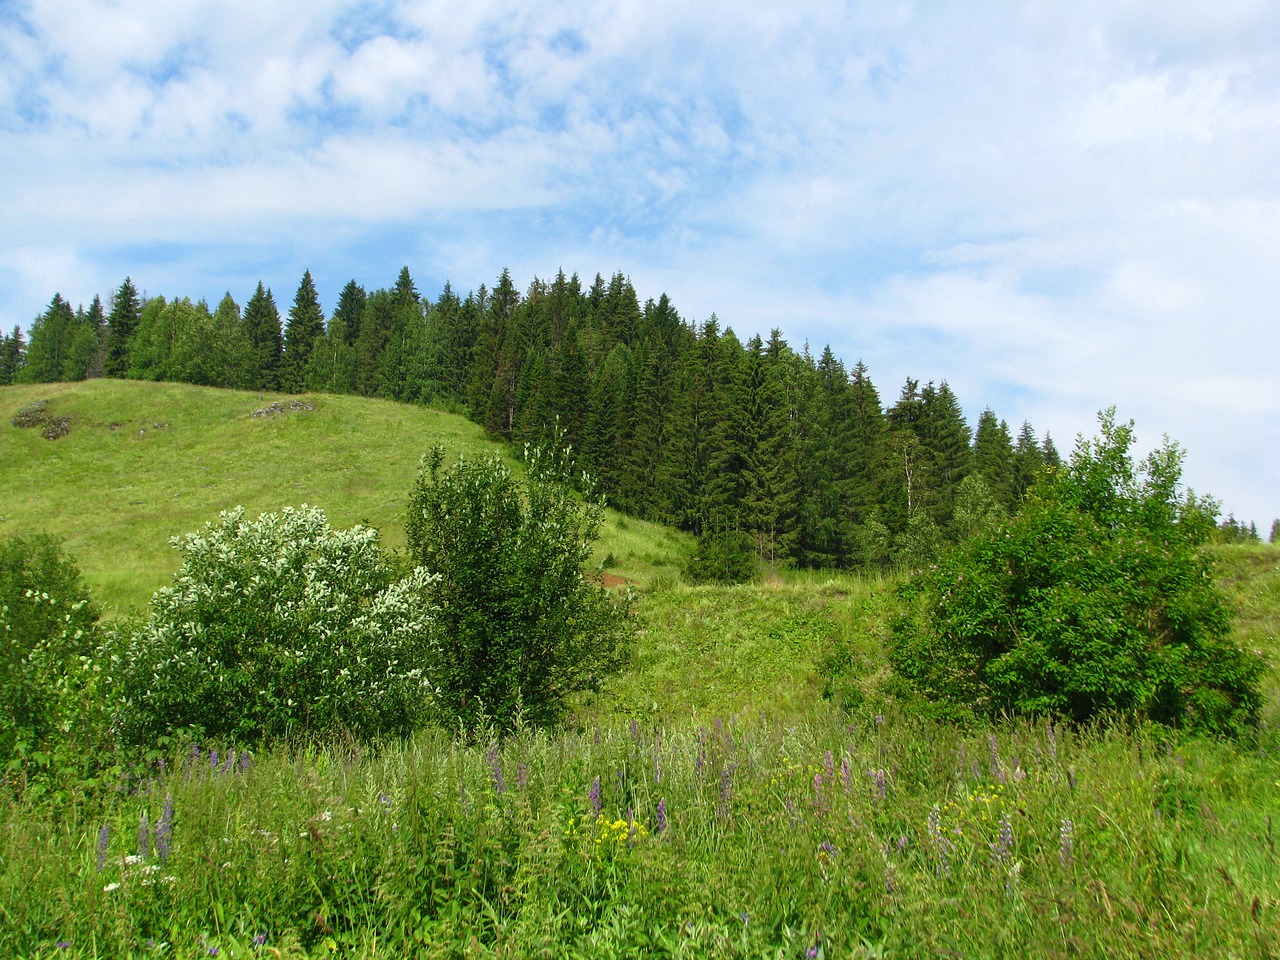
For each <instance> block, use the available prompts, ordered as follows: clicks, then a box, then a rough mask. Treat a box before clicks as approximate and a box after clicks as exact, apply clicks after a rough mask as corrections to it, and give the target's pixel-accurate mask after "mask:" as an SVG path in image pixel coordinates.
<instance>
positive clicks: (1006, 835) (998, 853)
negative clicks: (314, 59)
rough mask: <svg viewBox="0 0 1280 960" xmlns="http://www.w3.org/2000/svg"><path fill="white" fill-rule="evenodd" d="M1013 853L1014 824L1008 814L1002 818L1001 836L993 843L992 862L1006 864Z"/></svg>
mask: <svg viewBox="0 0 1280 960" xmlns="http://www.w3.org/2000/svg"><path fill="white" fill-rule="evenodd" d="M1012 855H1013V824H1011V823H1010V822H1009V818H1008V817H1007V816H1004V817H1001V818H1000V838H999V839H998V840H997V841H996V842H995V843H993V844H992V845H991V862H992V863H996V864H1000V865H1004V864H1007V863H1008V862H1009V858H1010V857H1011V856H1012Z"/></svg>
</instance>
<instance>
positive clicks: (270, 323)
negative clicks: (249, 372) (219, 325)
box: [244, 280, 284, 390]
mask: <svg viewBox="0 0 1280 960" xmlns="http://www.w3.org/2000/svg"><path fill="white" fill-rule="evenodd" d="M244 331H245V334H246V335H247V336H248V338H249V345H250V346H251V347H252V348H253V357H254V368H255V369H254V376H253V389H255V390H275V389H277V388H278V387H279V386H280V359H281V356H282V355H283V353H284V336H283V334H282V332H281V329H280V311H279V310H278V309H277V308H276V301H275V298H274V297H273V296H272V295H271V290H270V289H269V288H267V287H264V286H263V285H262V281H261V280H259V281H258V289H257V290H255V291H254V292H253V296H252V297H250V298H249V302H248V303H247V304H245V308H244Z"/></svg>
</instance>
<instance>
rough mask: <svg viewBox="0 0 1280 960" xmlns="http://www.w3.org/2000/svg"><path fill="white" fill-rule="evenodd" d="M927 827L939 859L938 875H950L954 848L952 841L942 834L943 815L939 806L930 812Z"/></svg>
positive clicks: (935, 805)
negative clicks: (951, 855) (951, 856)
mask: <svg viewBox="0 0 1280 960" xmlns="http://www.w3.org/2000/svg"><path fill="white" fill-rule="evenodd" d="M927 827H928V831H929V842H930V843H931V844H932V846H933V852H934V855H935V856H936V857H937V858H938V868H937V869H938V873H940V874H941V873H950V872H951V860H950V856H949V855H950V853H951V850H952V849H953V847H952V844H951V841H950V840H948V839H947V838H946V837H945V836H944V835H943V833H942V813H941V811H940V810H939V809H938V805H937V804H934V806H933V809H932V810H930V811H929V819H928V822H927Z"/></svg>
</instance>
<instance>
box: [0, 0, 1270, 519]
mask: <svg viewBox="0 0 1280 960" xmlns="http://www.w3.org/2000/svg"><path fill="white" fill-rule="evenodd" d="M0 216H2V217H3V229H2V230H0V324H3V326H4V328H5V329H6V330H9V329H11V328H12V327H13V326H14V325H15V324H20V325H26V324H27V323H28V322H29V321H30V319H31V317H33V316H34V315H36V314H37V313H39V312H40V311H41V310H42V309H43V307H44V306H45V305H46V304H47V302H48V300H49V298H50V297H51V296H52V295H53V293H54V292H55V291H58V292H61V293H62V294H63V296H65V297H67V298H68V299H69V300H71V301H72V302H73V303H78V302H84V303H87V302H88V301H89V300H90V299H91V298H92V297H93V295H94V294H95V293H101V294H102V295H104V297H105V296H106V295H107V294H109V293H110V291H111V290H112V289H114V288H115V287H116V286H118V285H119V283H120V281H121V280H122V279H123V278H124V276H125V275H130V276H132V277H133V279H134V281H135V282H136V283H137V284H138V286H139V287H140V288H141V289H143V290H145V291H147V292H149V293H152V294H165V295H167V296H172V295H190V296H192V297H206V298H207V299H208V300H209V301H210V302H211V303H212V302H216V301H217V299H218V298H220V297H221V295H222V293H223V292H224V291H227V290H230V292H231V293H232V294H233V295H234V296H235V297H236V298H237V299H238V300H239V301H240V302H241V303H243V302H244V301H245V300H246V299H247V298H248V296H249V295H250V293H252V291H253V288H254V286H255V285H256V284H257V282H258V280H259V279H261V280H263V281H264V282H265V283H266V284H267V285H268V286H270V287H272V288H273V289H274V291H275V294H276V299H277V301H278V302H280V303H282V304H287V303H288V302H289V301H290V300H291V299H292V296H293V293H294V291H295V290H296V288H297V284H298V280H299V278H300V277H301V275H302V272H303V270H305V269H310V270H311V272H312V274H313V275H314V276H315V278H316V281H317V285H318V287H319V290H320V294H321V297H322V299H323V301H324V303H325V306H326V308H330V309H331V308H332V305H333V303H334V301H335V300H336V298H337V293H338V291H339V289H340V288H341V287H342V285H343V284H344V283H345V282H346V281H347V280H348V279H351V278H353V277H354V278H355V279H357V280H358V281H360V282H361V283H363V284H365V285H366V286H367V287H370V288H373V287H379V286H387V285H390V284H391V283H392V282H393V281H394V279H395V276H396V274H397V273H398V272H399V269H400V267H401V266H403V265H408V267H409V269H410V271H411V272H412V273H413V275H414V278H415V279H416V280H417V283H418V287H419V289H420V290H421V291H422V292H423V293H425V294H427V295H430V296H433V297H434V296H435V295H436V294H437V293H438V292H439V289H440V288H441V286H442V285H443V284H444V282H445V280H450V281H452V283H453V285H454V287H455V288H456V289H459V290H463V291H465V290H468V289H473V288H475V287H477V286H479V284H481V283H489V284H492V282H493V280H494V279H495V278H496V277H497V276H498V274H499V273H500V272H501V271H502V269H503V268H504V267H507V268H510V270H511V272H512V275H513V277H514V278H516V280H517V282H519V283H522V284H523V283H527V282H528V281H529V280H530V279H532V278H533V277H534V276H540V277H544V278H549V277H552V276H554V274H555V272H556V271H557V270H558V269H560V268H562V267H563V268H564V269H565V270H566V271H577V272H578V273H579V274H581V275H582V276H583V277H584V278H585V279H587V280H589V279H590V278H591V277H592V276H593V275H594V274H595V273H596V272H600V273H602V274H604V275H605V276H606V277H608V276H609V275H610V274H612V273H613V272H615V271H617V270H621V271H622V272H624V273H626V274H627V275H629V276H630V277H631V279H632V281H633V283H634V284H635V287H636V289H637V290H638V291H639V293H640V295H641V297H642V298H643V297H648V296H654V297H656V296H657V295H658V294H659V293H662V292H666V293H668V294H669V295H670V296H671V298H672V300H673V302H674V303H675V305H676V307H677V308H678V309H679V310H680V312H681V313H682V315H684V316H685V318H686V319H688V320H691V321H695V322H701V321H702V320H704V319H706V318H707V317H708V316H710V314H711V313H712V312H715V313H716V314H717V315H718V316H719V317H720V319H721V320H722V321H723V322H724V323H726V324H728V325H730V326H732V327H733V328H734V329H735V330H736V331H737V332H738V333H739V334H740V335H742V336H744V337H745V336H749V335H751V334H753V333H757V332H759V333H763V334H767V333H768V331H769V330H770V329H771V328H773V327H779V328H781V329H782V331H783V333H784V335H785V336H786V337H787V339H788V340H789V341H790V342H791V343H792V344H793V345H795V346H797V347H798V346H800V345H802V344H803V343H805V342H806V341H807V342H809V343H810V344H812V345H813V347H814V348H815V350H816V349H820V348H821V346H822V345H824V344H826V343H830V344H831V346H832V347H833V349H834V350H835V352H836V354H837V355H838V356H840V357H841V358H843V359H844V360H845V361H846V362H847V363H848V364H850V365H851V364H852V363H854V362H855V361H857V360H858V359H861V360H863V361H865V362H866V363H867V365H868V366H869V368H870V371H871V376H872V379H873V380H874V381H875V383H876V384H877V386H878V387H879V388H880V391H881V395H882V397H883V398H884V400H885V402H886V403H891V402H892V401H893V400H894V399H895V398H896V397H897V395H898V392H899V390H900V389H901V386H902V384H903V381H904V380H905V379H906V378H907V377H908V376H910V377H914V378H918V379H920V380H922V381H923V380H930V379H933V380H941V379H946V380H948V381H949V382H950V383H951V386H952V387H953V388H954V390H955V391H956V393H957V395H958V396H959V398H960V400H961V402H962V403H963V404H964V406H965V409H966V413H967V414H968V416H969V418H970V421H971V423H972V422H976V420H977V416H978V414H979V413H980V412H981V410H982V408H983V407H985V406H991V407H992V408H993V409H995V411H996V412H997V413H998V414H999V415H1000V416H1001V417H1003V418H1005V419H1006V420H1008V421H1009V422H1010V424H1011V426H1012V427H1013V428H1014V430H1015V432H1016V429H1017V426H1018V424H1019V423H1020V422H1021V421H1022V420H1023V419H1029V420H1030V421H1031V422H1032V423H1033V424H1034V425H1035V427H1036V428H1037V429H1038V430H1039V431H1041V432H1043V431H1045V430H1048V431H1050V432H1051V433H1052V434H1053V436H1054V437H1055V439H1056V441H1057V442H1058V445H1059V447H1060V449H1062V450H1063V451H1064V452H1065V451H1066V450H1068V449H1069V448H1070V447H1071V446H1072V444H1073V441H1074V437H1075V435H1076V434H1077V433H1079V432H1082V431H1083V432H1085V433H1089V434H1092V433H1093V430H1094V426H1095V414H1096V412H1097V411H1098V410H1099V409H1101V408H1103V407H1106V406H1109V405H1111V404H1115V405H1117V406H1118V408H1119V414H1120V416H1121V417H1122V418H1124V419H1128V418H1132V419H1134V420H1135V421H1136V422H1137V427H1138V433H1139V443H1140V445H1141V446H1142V448H1143V449H1144V450H1145V449H1148V448H1150V447H1152V446H1154V445H1156V444H1158V443H1159V442H1160V439H1161V435H1162V434H1168V435H1169V436H1170V437H1172V438H1173V439H1175V440H1177V441H1178V442H1179V443H1180V444H1181V445H1182V446H1184V447H1185V448H1186V449H1187V451H1188V457H1187V464H1186V471H1185V479H1186V480H1187V482H1188V483H1190V484H1191V485H1192V486H1194V487H1195V488H1196V489H1197V490H1198V491H1199V492H1202V493H1210V494H1212V495H1214V496H1215V497H1217V498H1218V499H1219V500H1221V501H1222V502H1223V505H1224V509H1225V510H1231V511H1233V512H1234V513H1235V514H1236V516H1238V517H1242V518H1244V519H1251V520H1255V521H1256V522H1257V523H1258V524H1259V526H1260V527H1261V528H1262V532H1263V534H1264V536H1265V534H1266V531H1267V529H1268V528H1269V526H1270V521H1271V519H1272V518H1273V517H1276V516H1280V428H1278V427H1277V424H1280V416H1278V414H1280V377H1278V376H1277V375H1276V370H1275V368H1276V361H1277V357H1278V356H1280V349H1278V348H1280V324H1278V323H1277V306H1278V305H1280V5H1277V4H1275V3H1274V2H1244V0H1239V2H1237V0H1221V2H1216V3H1213V4H1201V3H1191V2H1186V3H1168V2H1132V3H1126V2H1114V0H1113V2H1103V3H1092V2H1072V3H1045V2H1027V3H1016V2H1001V3H966V4H952V3H890V2H885V0H880V2H867V3H858V2H853V3H837V2H823V0H816V2H804V0H798V2H796V3H792V4H786V5H783V4H758V5H749V4H742V3H725V2H703V3H699V4H692V3H689V2H687V0H684V2H670V0H646V2H644V3H638V2H636V3H614V4H601V3H590V4H587V3H563V2H562V3H555V4H541V3H534V2H522V3H519V4H515V3H485V2H465V3H463V2H458V3H452V2H449V3H432V2H405V3H401V2H395V0H389V2H368V3H345V2H336V0H312V2H308V3H305V4H303V3H293V2H277V3H263V2H261V0H254V2H249V0H210V2H192V3H182V4H175V3H172V2H171V0H120V2H113V3H107V2H85V0H33V2H12V0H0Z"/></svg>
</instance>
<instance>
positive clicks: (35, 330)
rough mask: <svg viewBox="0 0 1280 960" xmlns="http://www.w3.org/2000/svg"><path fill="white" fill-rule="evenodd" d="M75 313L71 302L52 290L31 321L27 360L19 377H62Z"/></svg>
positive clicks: (44, 380)
mask: <svg viewBox="0 0 1280 960" xmlns="http://www.w3.org/2000/svg"><path fill="white" fill-rule="evenodd" d="M75 324H76V317H75V313H74V312H73V311H72V309H71V304H69V303H67V301H66V300H63V299H62V295H61V294H58V293H55V294H54V295H53V299H52V300H50V301H49V306H48V307H46V308H45V311H44V313H42V314H40V316H38V317H36V319H35V320H34V321H33V322H32V324H31V330H30V337H29V340H28V343H27V362H26V364H25V365H24V367H23V368H22V372H21V377H20V379H21V380H22V382H24V383H56V382H57V381H59V380H62V379H63V377H64V373H65V366H66V362H67V357H68V353H69V349H68V348H69V346H70V342H69V341H70V337H71V336H72V335H73V334H74V332H75V329H74V328H75Z"/></svg>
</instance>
